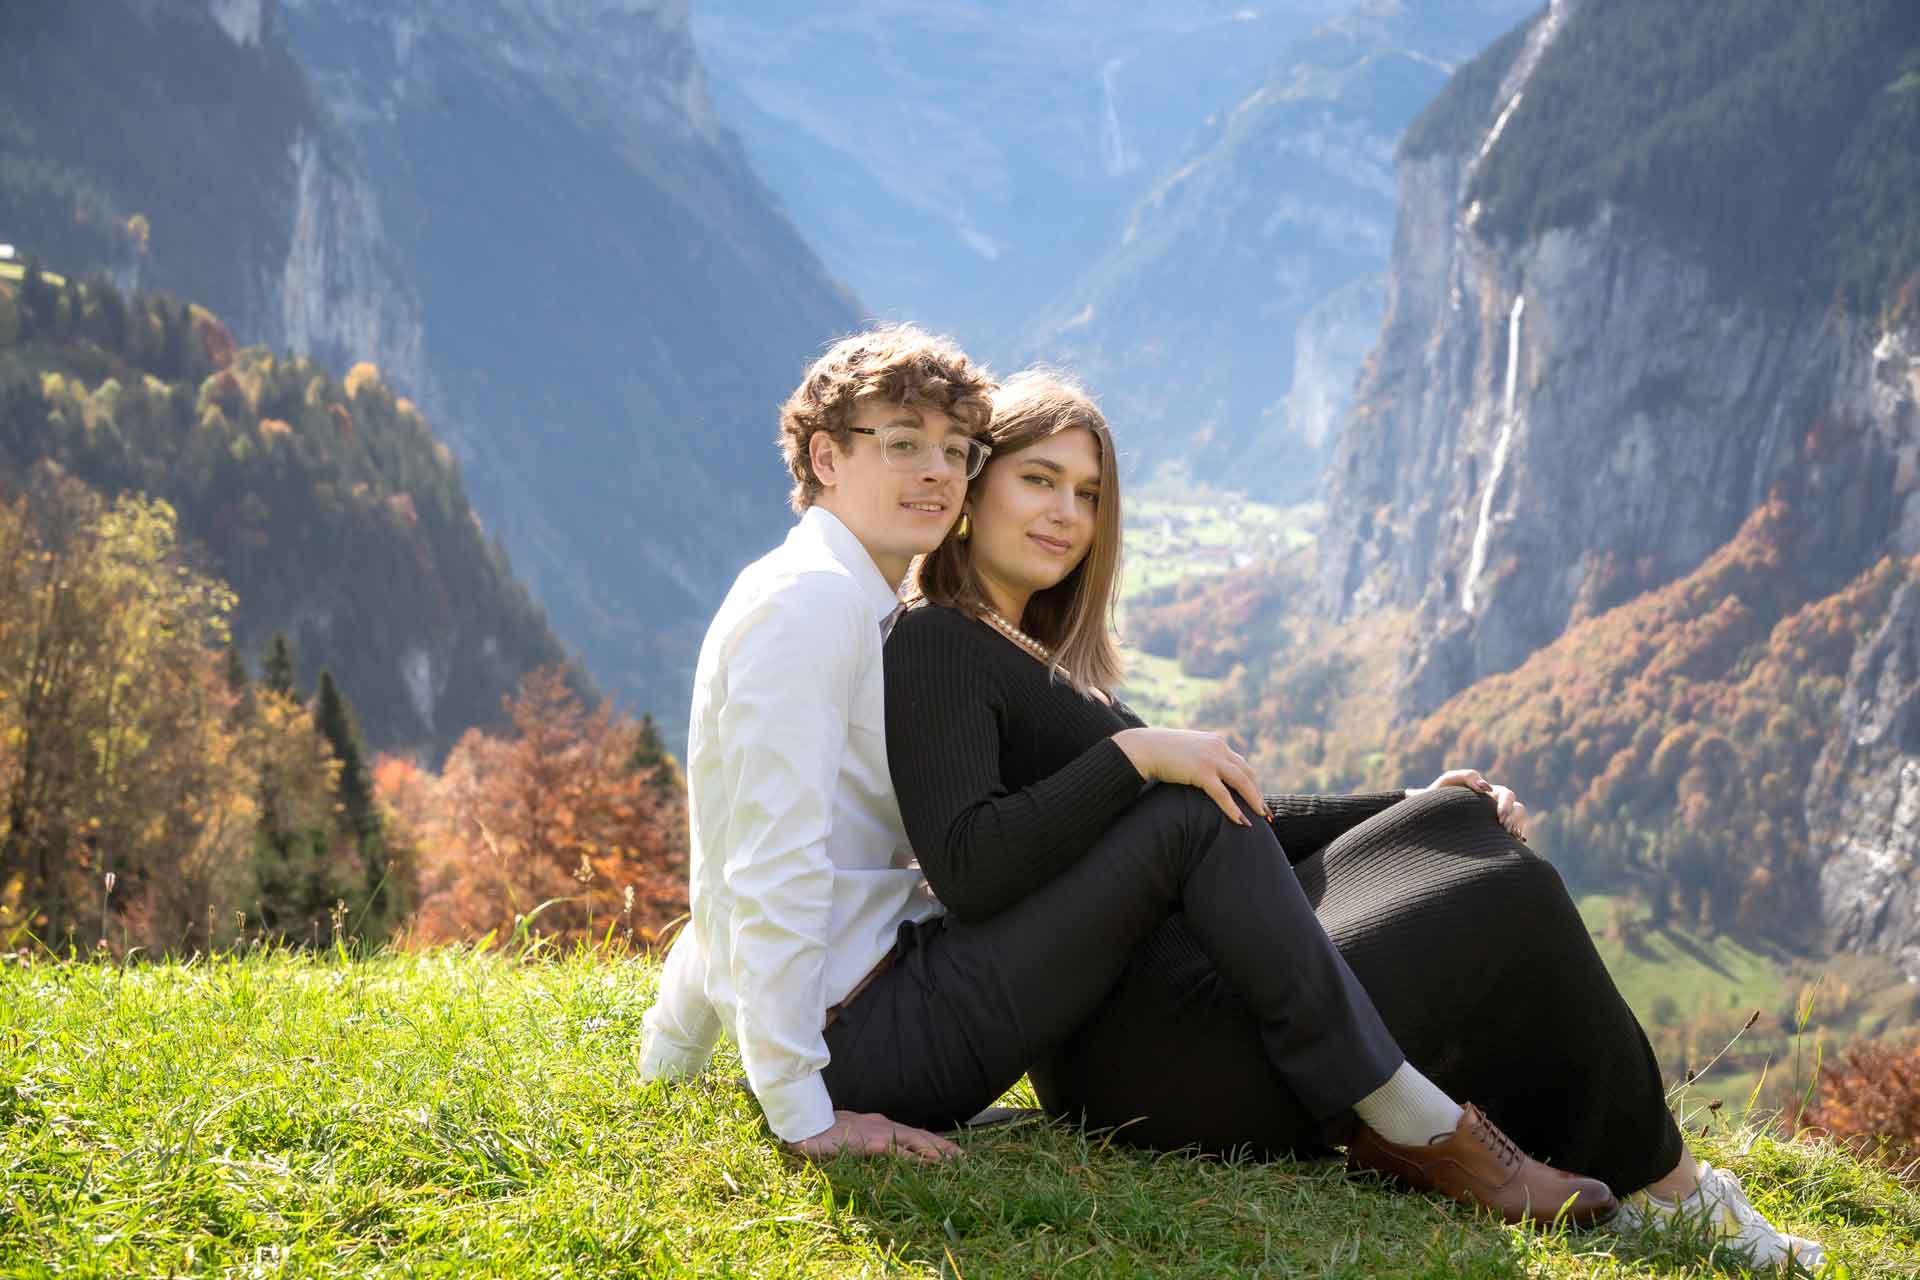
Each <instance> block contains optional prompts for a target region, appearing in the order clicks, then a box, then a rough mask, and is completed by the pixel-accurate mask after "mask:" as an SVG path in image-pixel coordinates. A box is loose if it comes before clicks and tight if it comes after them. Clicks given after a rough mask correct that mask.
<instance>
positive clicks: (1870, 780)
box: [1807, 584, 1920, 982]
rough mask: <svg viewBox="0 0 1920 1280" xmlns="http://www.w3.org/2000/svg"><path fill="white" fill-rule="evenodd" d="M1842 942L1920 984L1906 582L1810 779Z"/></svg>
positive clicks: (1919, 677) (1918, 849)
mask: <svg viewBox="0 0 1920 1280" xmlns="http://www.w3.org/2000/svg"><path fill="white" fill-rule="evenodd" d="M1807 831H1808V835H1809V837H1810V839H1811V840H1812V842H1813V844H1814V847H1815V848H1816V849H1819V850H1822V851H1824V853H1825V856H1826V861H1825V863H1824V865H1823V866H1822V867H1821V870H1820V897H1821V905H1822V910H1823V912H1824V914H1825V917H1826V922H1827V926H1828V929H1829V931H1830V934H1831V936H1832V939H1833V942H1834V944H1835V945H1836V946H1838V947H1841V948H1843V949H1845V950H1848V951H1869V952H1882V953H1885V954H1887V955H1889V956H1891V957H1892V958H1893V960H1894V961H1895V962H1896V963H1897V964H1899V965H1900V967H1901V968H1902V969H1903V970H1905V971H1906V974H1907V976H1908V977H1909V978H1911V979H1913V980H1914V981H1916V982H1920V592H1916V591H1915V589H1914V587H1913V586H1912V584H1908V585H1907V586H1904V587H1902V588H1901V589H1900V591H1899V592H1898V594H1896V595H1895V596H1894V599H1893V603H1892V605H1891V606H1890V607H1889V609H1888V611H1887V618H1886V620H1885V621H1884V622H1883V623H1882V624H1881V626H1880V629H1879V630H1878V631H1877V632H1876V633H1875V634H1874V636H1873V638H1872V639H1871V640H1870V641H1868V642H1867V643H1866V644H1864V645H1862V646H1861V648H1860V650H1859V651H1858V652H1857V653H1855V655H1854V659H1853V664H1852V668H1851V669H1850V670H1849V671H1848V673H1847V689H1846V693H1845V695H1844V696H1843V698H1842V700H1841V723H1840V724H1839V725H1838V726H1836V732H1835V734H1834V736H1833V738H1832V740H1831V741H1829V742H1828V744H1827V747H1826V750H1825V751H1824V752H1823V753H1822V754H1821V757H1820V762H1819V764H1818V766H1817V767H1816V768H1815V769H1814V773H1813V777H1812V779H1811V781H1810V783H1809V784H1808V787H1807Z"/></svg>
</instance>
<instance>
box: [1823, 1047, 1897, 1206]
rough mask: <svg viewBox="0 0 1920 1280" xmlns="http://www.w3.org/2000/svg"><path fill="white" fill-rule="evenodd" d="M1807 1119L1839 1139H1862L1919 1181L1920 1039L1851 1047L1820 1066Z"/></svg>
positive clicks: (1869, 1149) (1871, 1151) (1870, 1151)
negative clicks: (1815, 1091)
mask: <svg viewBox="0 0 1920 1280" xmlns="http://www.w3.org/2000/svg"><path fill="white" fill-rule="evenodd" d="M1804 1119H1805V1122H1806V1123H1807V1124H1808V1125H1810V1126H1812V1127H1814V1128H1816V1129H1824V1130H1826V1131H1827V1132H1828V1133H1830V1134H1832V1135H1833V1136H1834V1137H1836V1138H1841V1139H1855V1140H1857V1141H1859V1142H1860V1143H1862V1144H1864V1146H1865V1149H1866V1151H1867V1153H1868V1154H1870V1155H1874V1156H1876V1157H1877V1158H1879V1159H1881V1160H1882V1161H1884V1162H1885V1163H1886V1164H1888V1165H1890V1166H1891V1167H1892V1168H1894V1169H1895V1170H1899V1171H1901V1172H1903V1173H1904V1174H1905V1176H1907V1177H1908V1178H1910V1179H1920V1039H1915V1040H1911V1041H1910V1042H1908V1043H1896V1042H1868V1043H1865V1044H1859V1045H1855V1046H1853V1047H1852V1048H1850V1049H1848V1050H1847V1051H1846V1052H1844V1053H1843V1054H1841V1056H1840V1061H1839V1062H1838V1063H1836V1064H1834V1065H1833V1066H1829V1067H1824V1068H1822V1069H1821V1072H1820V1087H1819V1092H1818V1095H1817V1096H1816V1097H1815V1099H1814V1102H1813V1105H1812V1106H1811V1107H1810V1108H1808V1110H1807V1113H1806V1115H1805V1117H1804Z"/></svg>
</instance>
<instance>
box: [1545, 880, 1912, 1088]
mask: <svg viewBox="0 0 1920 1280" xmlns="http://www.w3.org/2000/svg"><path fill="white" fill-rule="evenodd" d="M1580 911H1581V914H1582V916H1583V917H1585V919H1586V921H1587V927H1588V928H1589V929H1591V930H1593V931H1594V935H1595V936H1594V945H1595V947H1596V948H1597V949H1598V950H1599V952H1600V956H1601V958H1602V959H1603V960H1605V961H1606V965H1607V970H1608V972H1610V973H1611V974H1612V975H1613V979H1614V982H1615V984H1616V985H1618V986H1619V988H1620V992H1621V994H1622V995H1624V996H1625V997H1626V1000H1627V1003H1628V1004H1629V1005H1630V1006H1631V1007H1632V1008H1633V1011H1634V1012H1635V1013H1636V1014H1638V1015H1639V1017H1640V1021H1641V1023H1642V1025H1644V1026H1645V1027H1646V1029H1647V1035H1648V1038H1649V1039H1650V1040H1651V1041H1652V1042H1653V1046H1654V1049H1655V1051H1656V1052H1657V1053H1658V1054H1659V1056H1660V1060H1661V1062H1662V1064H1663V1065H1665V1066H1666V1067H1667V1068H1668V1069H1669V1070H1670V1071H1672V1072H1674V1073H1676V1074H1677V1073H1679V1072H1681V1071H1683V1070H1685V1069H1686V1068H1688V1067H1698V1066H1700V1065H1701V1064H1702V1063H1704V1062H1705V1061H1706V1060H1707V1059H1709V1058H1711V1057H1713V1056H1714V1055H1715V1054H1717V1053H1719V1052H1720V1050H1721V1049H1722V1048H1723V1046H1725V1045H1726V1044H1727V1043H1728V1041H1729V1040H1732V1039H1733V1037H1734V1035H1735V1033H1736V1032H1738V1033H1739V1038H1738V1040H1737V1041H1735V1042H1734V1044H1733V1047H1732V1048H1731V1049H1729V1050H1728V1051H1727V1052H1726V1053H1725V1054H1724V1055H1723V1056H1722V1057H1721V1059H1720V1062H1719V1065H1718V1066H1716V1067H1715V1069H1714V1071H1713V1073H1712V1075H1711V1076H1710V1077H1708V1078H1707V1079H1706V1080H1705V1081H1703V1082H1702V1085H1701V1089H1702V1090H1703V1091H1706V1092H1710V1093H1711V1095H1712V1096H1714V1097H1717V1098H1721V1099H1723V1100H1724V1101H1726V1102H1727V1103H1730V1104H1733V1103H1744V1102H1745V1101H1746V1099H1747V1098H1748V1097H1749V1096H1750V1095H1751V1094H1752V1093H1753V1092H1754V1090H1755V1089H1756V1088H1760V1089H1761V1095H1762V1101H1763V1102H1769V1103H1772V1104H1774V1105H1781V1106H1784V1105H1787V1099H1788V1098H1789V1097H1796V1098H1797V1097H1798V1096H1799V1094H1800V1093H1801V1092H1802V1091H1803V1090H1804V1088H1805V1085H1806V1083H1807V1082H1808V1081H1809V1080H1811V1079H1812V1076H1813V1067H1812V1062H1813V1056H1814V1053H1815V1052H1816V1050H1821V1051H1824V1052H1826V1053H1831V1052H1832V1051H1833V1050H1835V1049H1836V1048H1838V1047H1840V1046H1843V1045H1846V1044H1848V1043H1851V1042H1852V1041H1855V1040H1859V1039H1870V1038H1876V1037H1879V1036H1884V1035H1887V1034H1889V1033H1892V1032H1898V1031H1901V1030H1904V1029H1907V1028H1910V1027H1912V1026H1914V1025H1915V1024H1916V1022H1917V1021H1920V989H1916V988H1915V987H1914V985H1913V984H1912V983H1909V982H1907V981H1906V978H1905V976H1904V975H1903V974H1902V973H1901V972H1900V970H1899V969H1898V968H1897V967H1896V966H1895V965H1893V964H1892V963H1891V962H1890V961H1888V960H1886V959H1885V958H1884V957H1877V956H1854V955H1840V956H1832V957H1827V958H1824V959H1816V958H1808V957H1802V956H1794V955H1791V954H1789V953H1786V952H1783V951H1780V950H1777V949H1774V948H1771V947H1767V946H1765V945H1764V944H1763V945H1762V946H1760V947H1752V946H1748V945H1746V944H1745V943H1743V942H1741V941H1740V940H1739V939H1738V938H1736V937H1734V936H1732V935H1728V934H1720V935H1717V936H1715V935H1709V934H1704V933H1696V932H1694V931H1692V930H1689V929H1686V928H1684V927H1681V926H1679V925H1677V924H1669V925H1668V926H1667V927H1665V928H1660V929H1653V928H1649V927H1647V926H1646V924H1645V908H1644V907H1642V906H1639V905H1637V904H1630V903H1628V902H1627V901H1626V900H1625V899H1620V898H1615V897H1610V896H1608V895H1605V894H1588V895H1585V896H1583V897H1582V898H1581V899H1580ZM1617 913H1624V918H1625V919H1626V921H1627V922H1628V927H1627V928H1626V929H1625V930H1622V929H1620V928H1619V927H1618V925H1619V923H1620V920H1619V919H1618V918H1617ZM1803 1008H1804V1009H1805V1010H1806V1018H1805V1025H1804V1028H1803V1027H1802V1025H1801V1023H1802V1019H1801V1012H1802V1009H1803ZM1756 1012H1757V1013H1758V1014H1759V1017H1758V1019H1757V1021H1755V1022H1754V1024H1753V1025H1752V1026H1750V1027H1747V1028H1746V1029H1745V1030H1744V1031H1742V1030H1741V1028H1742V1027H1743V1026H1744V1025H1745V1024H1746V1023H1747V1020H1748V1019H1749V1017H1751V1016H1752V1015H1754V1014H1755V1013H1756ZM1763 1073H1764V1076H1765V1084H1764V1085H1762V1083H1761V1082H1762V1075H1763Z"/></svg>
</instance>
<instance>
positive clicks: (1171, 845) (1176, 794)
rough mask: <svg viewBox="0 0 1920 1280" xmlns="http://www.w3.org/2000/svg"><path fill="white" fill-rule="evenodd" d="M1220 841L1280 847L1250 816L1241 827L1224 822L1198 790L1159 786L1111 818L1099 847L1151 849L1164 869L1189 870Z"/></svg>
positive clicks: (1264, 826) (1218, 810)
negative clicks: (1112, 819)
mask: <svg viewBox="0 0 1920 1280" xmlns="http://www.w3.org/2000/svg"><path fill="white" fill-rule="evenodd" d="M1242 809H1243V812H1244V809H1245V806H1244V805H1243V806H1242ZM1222 840H1228V841H1247V842H1249V843H1250V844H1255V843H1264V844H1271V845H1272V846H1273V847H1274V848H1275V849H1278V848H1279V844H1278V842H1277V841H1276V840H1275V839H1274V836H1273V830H1272V828H1270V827H1269V826H1267V824H1266V823H1265V822H1264V821H1262V820H1260V819H1259V818H1258V817H1255V816H1253V815H1251V814H1249V815H1248V822H1247V825H1245V826H1242V825H1240V824H1238V823H1234V822H1229V821H1228V820H1227V815H1226V812H1225V811H1224V810H1223V809H1221V808H1220V806H1219V805H1218V804H1216V803H1215V802H1214V799H1213V797H1212V796H1210V795H1208V794H1207V793H1206V792H1204V791H1202V790H1200V789H1199V788H1198V787H1189V786H1183V785H1181V784H1178V783H1165V782H1163V783H1157V784H1156V785H1154V786H1153V787H1151V788H1149V789H1148V790H1147V791H1146V793H1145V794H1143V795H1142V796H1141V797H1140V798H1139V799H1138V800H1136V801H1134V802H1133V804H1132V805H1131V806H1129V807H1128V808H1127V810H1126V811H1125V812H1123V813H1122V814H1121V815H1120V816H1119V817H1118V818H1116V819H1115V820H1114V822H1113V825H1112V826H1110V827H1108V828H1107V835H1106V837H1105V838H1104V839H1103V841H1102V843H1103V844H1104V845H1106V846H1107V847H1108V848H1109V849H1110V850H1112V851H1113V852H1115V853H1127V854H1131V853H1134V852H1137V851H1148V850H1150V851H1151V852H1152V853H1154V854H1155V855H1156V856H1157V857H1159V858H1162V859H1164V860H1166V863H1167V865H1170V866H1174V867H1179V868H1190V867H1192V866H1193V865H1194V864H1195V863H1196V862H1197V861H1198V860H1199V859H1200V858H1203V857H1205V856H1206V855H1207V853H1208V852H1210V851H1211V850H1212V849H1214V848H1215V847H1216V846H1217V845H1219V843H1220V842H1221V841H1222Z"/></svg>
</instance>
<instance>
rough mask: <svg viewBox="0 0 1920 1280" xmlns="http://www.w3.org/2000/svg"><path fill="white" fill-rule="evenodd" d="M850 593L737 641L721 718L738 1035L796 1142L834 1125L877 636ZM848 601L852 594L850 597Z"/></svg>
mask: <svg viewBox="0 0 1920 1280" xmlns="http://www.w3.org/2000/svg"><path fill="white" fill-rule="evenodd" d="M843 585H844V584H843V583H842V582H841V580H839V579H837V578H832V577H827V576H812V575H809V576H808V577H806V578H804V579H801V580H800V584H799V585H798V588H797V590H798V591H799V592H801V593H802V594H800V595H798V596H797V597H796V595H795V594H794V592H795V590H796V588H789V589H788V591H785V592H779V593H775V594H774V595H773V596H771V597H770V598H769V599H768V600H767V601H766V602H765V603H763V604H762V606H761V607H760V608H759V609H758V610H756V611H755V612H754V613H753V614H752V615H751V616H750V617H749V618H748V619H747V620H746V621H745V622H744V623H743V625H742V626H741V627H740V628H739V629H738V630H737V631H736V632H735V634H734V636H733V639H732V640H731V642H730V646H729V652H728V653H727V655H726V682H727V683H726V701H725V703H724V705H723V706H722V708H721V712H720V720H719V737H720V742H721V744H722V745H721V765H720V776H721V784H722V786H723V787H724V789H725V794H726V795H727V797H728V805H729V810H730V814H731V830H730V839H729V847H728V848H727V849H726V850H725V851H724V854H725V857H724V862H723V864H722V879H723V881H724V883H725V885H726V889H727V892H728V894H729V897H730V898H731V899H732V908H733V909H732V911H731V913H730V921H729V924H728V927H729V929H730V931H731V938H730V944H731V945H730V947H729V949H728V952H729V960H730V964H731V976H732V979H733V988H734V992H735V997H736V1008H737V1013H736V1019H735V1023H736V1025H735V1026H734V1027H733V1036H734V1041H735V1043H736V1044H737V1045H738V1046H739V1049H740V1058H741V1061H742V1062H743V1064H744V1065H745V1066H746V1069H747V1083H748V1085H749V1086H750V1087H751V1088H752V1089H753V1093H754V1096H755V1097H756V1098H758V1099H759V1100H760V1106H761V1108H762V1110H764V1111H765V1112H766V1116H767V1123H768V1125H769V1126H771V1127H772V1129H773V1131H774V1133H775V1134H777V1135H778V1136H779V1137H780V1138H782V1139H783V1140H785V1141H788V1142H794V1141H798V1140H800V1139H802V1138H810V1137H812V1136H813V1135H814V1134H817V1133H820V1132H822V1131H824V1130H826V1129H827V1128H829V1127H831V1126H832V1124H833V1101H832V1099H831V1098H830V1097H829V1096H828V1093H827V1086H826V1082H825V1081H824V1080H823V1079H822V1077H821V1074H820V1073H821V1070H822V1069H823V1068H824V1067H825V1066H826V1065H827V1059H828V1054H827V1044H826V1039H825V1037H824V1036H823V1035H822V1031H821V1023H822V1020H823V1019H824V1017H825V1015H826V998H825V995H824V991H823V988H824V985H825V983H824V975H825V969H826V960H827V947H828V943H829V941H830V939H831V933H830V929H831V916H832V911H833V884H834V868H833V862H832V860H831V859H830V858H829V857H828V856H827V837H828V835H829V834H830V833H831V832H832V830H833V801H834V791H835V787H836V785H837V784H838V780H839V773H840V769H841V763H842V757H843V755H844V753H845V751H846V746H847V723H848V717H849V715H850V713H851V708H852V699H853V693H854V690H855V688H856V681H857V676H858V673H859V671H860V669H861V664H862V663H863V662H872V661H877V660H878V658H879V652H878V650H879V640H880V633H879V627H878V625H877V623H876V622H875V621H874V620H873V619H872V618H870V617H868V616H867V613H868V610H867V608H866V605H865V603H864V601H863V600H861V599H860V598H859V596H858V594H857V593H851V594H846V595H842V593H841V589H842V587H843ZM849 590H851V589H850V588H849Z"/></svg>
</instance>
